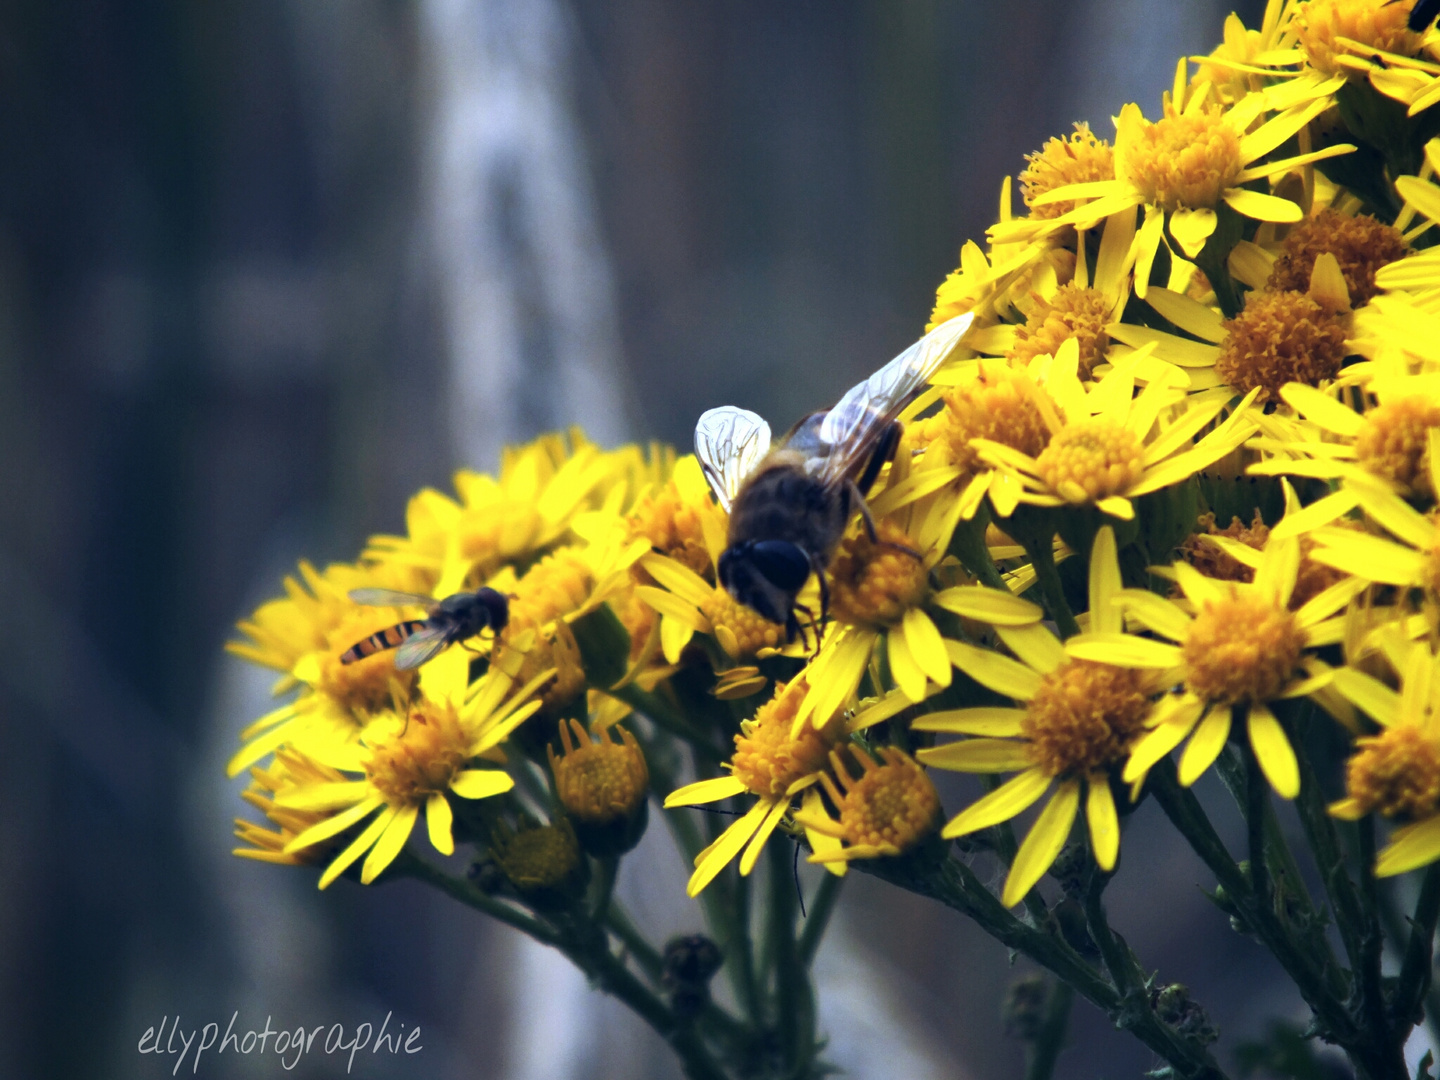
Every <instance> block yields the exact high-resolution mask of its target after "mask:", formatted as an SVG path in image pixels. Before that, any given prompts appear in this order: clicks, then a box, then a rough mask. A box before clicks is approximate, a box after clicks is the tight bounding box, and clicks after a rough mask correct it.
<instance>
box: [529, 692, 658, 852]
mask: <svg viewBox="0 0 1440 1080" xmlns="http://www.w3.org/2000/svg"><path fill="white" fill-rule="evenodd" d="M615 730H618V731H619V732H620V741H619V742H616V741H615V740H614V739H613V738H612V737H611V732H610V729H606V730H604V731H602V732H600V735H599V738H598V741H594V740H592V739H591V738H590V736H589V735H587V734H586V732H585V729H584V728H583V727H581V726H580V724H579V722H578V721H575V720H571V721H570V722H569V724H568V725H567V724H566V723H564V722H562V723H561V724H560V741H561V743H562V744H563V746H564V752H563V753H562V754H559V755H557V754H556V753H555V748H554V747H553V746H547V747H546V754H547V755H548V756H549V758H550V771H551V772H552V773H553V774H554V775H555V790H556V792H557V793H558V794H559V796H560V803H561V805H562V806H564V807H565V812H566V813H567V814H569V815H570V820H571V822H572V823H573V824H574V827H575V834H576V836H577V837H578V838H579V841H580V845H581V846H582V847H583V848H584V849H585V850H586V851H588V852H589V853H590V854H592V855H595V856H598V857H605V856H613V855H620V854H623V853H624V852H627V851H629V850H630V849H631V848H633V847H634V846H635V845H636V844H638V843H639V842H640V837H641V836H642V835H644V832H645V824H646V821H647V819H648V812H647V805H648V804H647V803H646V797H647V796H648V795H649V793H650V772H649V770H648V769H647V768H646V766H645V755H644V754H643V753H641V751H640V746H639V744H638V743H637V742H636V741H635V736H633V735H631V734H630V732H628V731H626V730H625V729H624V728H616V729H615ZM572 732H573V736H572Z"/></svg>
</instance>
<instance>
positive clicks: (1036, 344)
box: [1009, 207, 1111, 379]
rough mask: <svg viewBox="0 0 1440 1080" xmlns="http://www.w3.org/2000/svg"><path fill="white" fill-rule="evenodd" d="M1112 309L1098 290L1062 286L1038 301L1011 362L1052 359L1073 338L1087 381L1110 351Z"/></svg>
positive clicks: (1021, 328) (1020, 333) (1023, 327)
mask: <svg viewBox="0 0 1440 1080" xmlns="http://www.w3.org/2000/svg"><path fill="white" fill-rule="evenodd" d="M1041 209H1047V208H1046V207H1042V208H1041ZM1110 306H1111V304H1110V300H1109V298H1108V297H1107V296H1106V295H1105V294H1104V293H1102V292H1100V291H1099V290H1097V289H1082V288H1081V287H1080V286H1078V285H1076V284H1075V283H1074V282H1071V283H1070V284H1068V285H1062V286H1060V288H1059V289H1057V290H1056V292H1055V295H1054V296H1053V297H1051V298H1050V299H1049V300H1043V299H1037V301H1036V303H1035V306H1034V308H1033V309H1032V310H1031V312H1030V313H1029V315H1028V317H1027V318H1026V320H1025V325H1024V326H1022V327H1020V328H1019V329H1018V330H1017V331H1016V338H1017V341H1016V344H1015V348H1014V349H1013V350H1011V352H1010V357H1009V358H1010V359H1011V360H1014V361H1016V362H1018V363H1021V364H1026V363H1029V362H1030V361H1031V360H1032V359H1033V358H1035V357H1037V356H1042V355H1045V354H1049V355H1051V356H1053V355H1054V354H1055V351H1056V350H1057V349H1059V348H1060V346H1061V345H1062V344H1063V343H1064V342H1065V341H1067V340H1068V339H1070V338H1072V337H1073V338H1074V339H1075V340H1076V342H1077V343H1078V344H1079V346H1080V378H1082V379H1088V378H1089V377H1090V373H1091V372H1092V371H1094V370H1095V365H1096V364H1098V363H1100V362H1101V360H1103V359H1104V358H1105V350H1106V349H1107V348H1109V347H1110V335H1109V334H1107V333H1106V332H1105V325H1106V324H1107V323H1109V322H1110V321H1111V320H1110Z"/></svg>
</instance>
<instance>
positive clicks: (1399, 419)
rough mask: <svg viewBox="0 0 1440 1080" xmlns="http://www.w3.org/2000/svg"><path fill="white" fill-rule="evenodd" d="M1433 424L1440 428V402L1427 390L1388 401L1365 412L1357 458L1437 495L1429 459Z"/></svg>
mask: <svg viewBox="0 0 1440 1080" xmlns="http://www.w3.org/2000/svg"><path fill="white" fill-rule="evenodd" d="M1431 428H1440V402H1437V401H1435V400H1433V399H1432V398H1430V397H1427V396H1425V395H1423V394H1416V395H1414V396H1412V397H1404V398H1398V399H1397V400H1395V401H1388V402H1386V403H1385V404H1384V405H1381V406H1379V407H1377V408H1374V409H1371V410H1370V411H1369V412H1367V413H1366V414H1365V419H1364V422H1363V423H1362V424H1361V426H1360V431H1359V433H1358V434H1357V435H1356V436H1355V458H1356V460H1357V461H1358V462H1359V463H1360V465H1361V467H1362V468H1364V469H1366V470H1368V471H1369V472H1372V473H1374V474H1375V475H1376V476H1383V477H1384V478H1385V479H1386V480H1393V481H1395V482H1396V483H1397V484H1402V485H1404V486H1405V487H1406V488H1408V489H1410V490H1411V491H1413V492H1414V493H1415V494H1417V495H1423V496H1425V497H1427V498H1433V497H1434V495H1435V491H1434V489H1433V488H1432V487H1431V484H1430V470H1429V469H1428V468H1427V460H1426V459H1427V453H1426V451H1427V440H1428V438H1429V435H1430V429H1431Z"/></svg>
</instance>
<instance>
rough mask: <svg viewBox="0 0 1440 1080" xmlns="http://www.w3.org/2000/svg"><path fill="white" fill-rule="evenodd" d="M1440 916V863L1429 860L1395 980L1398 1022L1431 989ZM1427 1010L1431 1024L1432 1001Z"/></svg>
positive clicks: (1408, 1016) (1407, 1019)
mask: <svg viewBox="0 0 1440 1080" xmlns="http://www.w3.org/2000/svg"><path fill="white" fill-rule="evenodd" d="M1437 917H1440V863H1431V864H1430V866H1429V868H1428V869H1426V871H1425V879H1424V881H1422V882H1421V883H1420V898H1419V899H1418V900H1417V901H1416V902H1415V914H1414V915H1413V916H1411V918H1410V940H1409V942H1408V943H1407V944H1406V946H1405V959H1404V960H1403V961H1402V962H1401V966H1400V978H1399V979H1398V980H1397V981H1396V983H1395V999H1394V1007H1393V1015H1394V1016H1395V1019H1396V1020H1398V1021H1400V1022H1401V1023H1405V1024H1408V1023H1410V1021H1411V1019H1412V1018H1413V1017H1414V1016H1415V1015H1416V1014H1417V1013H1418V1012H1419V1011H1420V1006H1421V1002H1422V1001H1424V1000H1425V998H1426V997H1427V996H1428V995H1429V994H1430V993H1431V985H1432V972H1433V968H1432V966H1431V963H1432V957H1433V950H1434V942H1435V921H1436V919H1437ZM1431 1004H1432V1007H1431V1009H1430V1010H1429V1011H1430V1012H1431V1013H1432V1015H1431V1017H1430V1022H1431V1024H1432V1025H1433V1024H1434V1023H1435V1020H1436V1017H1435V1016H1434V1015H1433V1012H1434V1009H1433V1003H1431Z"/></svg>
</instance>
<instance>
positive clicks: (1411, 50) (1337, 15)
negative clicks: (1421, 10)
mask: <svg viewBox="0 0 1440 1080" xmlns="http://www.w3.org/2000/svg"><path fill="white" fill-rule="evenodd" d="M1410 7H1411V5H1410V4H1408V3H1391V4H1386V3H1379V4H1377V3H1375V0H1302V2H1301V3H1299V4H1297V5H1295V14H1294V18H1293V20H1292V23H1291V25H1292V27H1293V29H1294V33H1295V43H1296V44H1297V45H1298V46H1299V47H1300V49H1301V51H1302V52H1304V54H1305V59H1306V60H1307V61H1308V62H1309V65H1310V67H1311V68H1313V69H1314V70H1315V71H1317V72H1319V73H1320V74H1321V75H1344V76H1346V77H1347V78H1364V77H1365V76H1366V75H1367V74H1368V73H1369V70H1370V66H1371V65H1370V64H1369V63H1368V62H1367V61H1368V58H1369V57H1370V56H1373V55H1375V54H1377V53H1379V54H1388V55H1390V56H1394V57H1397V58H1404V57H1410V56H1414V55H1415V54H1416V53H1417V52H1419V51H1420V35H1419V34H1417V33H1414V32H1413V31H1411V30H1410V28H1409V27H1408V26H1407V25H1406V23H1407V21H1408V19H1409V17H1410Z"/></svg>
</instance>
